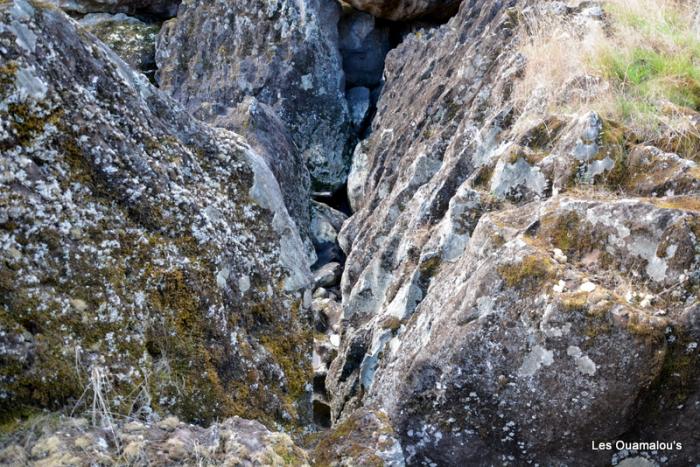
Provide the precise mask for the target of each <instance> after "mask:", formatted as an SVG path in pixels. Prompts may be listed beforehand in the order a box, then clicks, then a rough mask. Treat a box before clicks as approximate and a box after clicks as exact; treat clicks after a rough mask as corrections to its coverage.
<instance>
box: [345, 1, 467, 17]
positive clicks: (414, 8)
mask: <svg viewBox="0 0 700 467" xmlns="http://www.w3.org/2000/svg"><path fill="white" fill-rule="evenodd" d="M347 2H348V3H349V4H350V5H352V6H353V7H355V8H357V9H358V10H360V11H365V12H367V13H369V14H371V15H372V16H376V17H378V18H385V19H389V20H392V21H408V20H415V19H418V18H428V19H435V20H444V19H447V18H450V17H451V16H452V15H454V14H455V13H456V12H457V9H458V8H459V4H460V3H461V0H398V1H389V0H347Z"/></svg>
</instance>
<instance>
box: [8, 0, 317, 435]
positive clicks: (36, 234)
mask: <svg viewBox="0 0 700 467" xmlns="http://www.w3.org/2000/svg"><path fill="white" fill-rule="evenodd" d="M0 58H1V59H0V63H2V65H1V66H0V152H1V153H2V157H1V158H0V221H1V222H2V223H1V224H0V242H1V243H2V249H0V250H1V251H2V253H0V315H1V316H2V318H1V319H0V323H1V324H0V327H1V328H2V329H1V332H0V335H2V336H3V337H2V343H3V347H2V351H1V353H0V359H1V360H2V368H3V370H2V373H1V375H0V394H1V397H0V400H1V402H0V412H2V413H3V416H4V417H8V418H7V419H8V420H10V419H13V417H14V416H15V415H17V414H24V413H26V412H27V408H28V407H38V408H48V409H58V408H61V407H63V406H66V405H69V406H71V407H73V406H76V410H83V409H84V408H85V405H84V404H85V400H84V399H83V400H82V401H81V400H80V396H81V394H83V393H84V391H86V390H87V391H93V392H95V391H97V387H98V386H97V385H98V383H97V382H96V381H98V382H99V388H100V390H101V391H102V392H103V397H104V398H105V400H106V401H107V404H108V407H107V409H108V410H109V411H111V412H112V413H114V414H122V415H126V414H128V412H130V411H132V410H133V411H137V412H138V415H143V416H150V415H152V414H153V411H162V412H172V413H176V414H179V415H180V416H182V417H183V418H186V419H188V420H192V421H200V422H206V421H210V420H212V419H214V418H219V417H222V416H227V415H228V416H231V415H236V414H241V415H243V414H247V415H249V416H254V417H256V418H258V419H260V420H263V421H268V422H273V421H276V422H279V423H286V424H289V425H291V426H293V425H294V424H295V423H296V422H297V421H299V420H306V419H308V416H309V407H308V404H309V397H308V396H309V394H308V391H307V389H306V384H307V383H308V382H310V381H311V361H310V360H311V358H310V356H311V346H312V338H311V332H312V330H311V327H310V323H309V319H308V318H309V316H308V315H309V313H308V311H307V310H305V309H304V308H303V304H304V301H303V299H302V295H303V294H304V291H305V288H306V286H307V285H309V284H310V282H311V275H310V271H309V263H308V261H307V258H306V256H305V255H304V247H303V245H302V242H301V239H300V238H299V234H298V233H297V230H296V226H295V224H294V222H293V221H292V220H291V218H290V217H289V215H288V213H287V210H286V209H285V206H284V201H283V197H282V193H281V191H280V188H279V185H278V183H277V181H276V180H275V177H274V176H273V174H272V172H271V171H270V169H269V168H268V167H267V165H266V164H265V162H264V160H263V159H262V157H261V156H260V155H258V154H257V153H256V152H255V151H254V150H253V149H251V147H250V146H248V144H247V143H246V142H245V140H244V139H243V138H242V137H240V136H239V135H237V134H235V133H231V132H229V131H226V130H222V129H217V130H213V129H211V128H209V127H207V126H205V125H204V124H202V123H200V122H198V121H196V120H194V119H193V118H191V117H190V116H189V115H188V114H187V113H186V112H185V111H184V110H183V109H182V108H181V107H180V106H179V105H177V104H176V103H175V102H174V101H172V100H171V99H169V98H167V97H166V96H164V95H163V94H161V93H160V91H158V90H157V89H155V88H154V87H153V86H151V85H150V84H149V83H148V81H147V80H146V78H145V77H144V76H143V75H142V74H140V73H136V72H134V71H133V70H132V69H131V68H130V67H129V66H128V65H127V64H126V63H124V62H123V61H122V60H120V59H119V58H118V57H117V56H116V55H115V54H114V53H113V52H112V51H111V50H110V49H108V48H107V47H106V46H105V45H104V44H103V43H101V42H99V41H95V40H94V39H93V36H92V35H88V34H85V33H83V32H82V31H81V30H80V29H79V27H78V25H77V23H76V22H74V21H72V20H70V19H69V18H68V17H67V16H65V14H64V13H62V12H61V11H60V10H57V9H54V8H44V7H42V6H41V4H40V3H29V2H27V1H25V0H14V1H12V2H5V3H3V4H1V5H0ZM309 305H310V303H309ZM290 360H291V361H293V362H294V364H291V363H290ZM90 397H92V396H90Z"/></svg>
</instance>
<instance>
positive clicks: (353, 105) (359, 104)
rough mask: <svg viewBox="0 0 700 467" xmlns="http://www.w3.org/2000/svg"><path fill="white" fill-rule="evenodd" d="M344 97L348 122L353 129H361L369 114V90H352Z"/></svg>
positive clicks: (358, 88)
mask: <svg viewBox="0 0 700 467" xmlns="http://www.w3.org/2000/svg"><path fill="white" fill-rule="evenodd" d="M346 96H347V99H348V107H349V109H350V120H351V121H352V124H353V125H354V126H355V128H361V127H362V124H363V123H364V122H365V120H366V119H367V116H368V114H369V106H370V93H369V89H367V88H363V87H357V88H352V89H350V90H349V91H348V92H347V94H346Z"/></svg>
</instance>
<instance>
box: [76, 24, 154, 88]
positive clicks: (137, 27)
mask: <svg viewBox="0 0 700 467" xmlns="http://www.w3.org/2000/svg"><path fill="white" fill-rule="evenodd" d="M80 25H81V26H82V27H84V28H85V29H86V30H88V31H90V32H91V33H93V34H94V35H95V36H97V38H98V39H100V40H101V41H102V42H104V43H105V44H107V45H108V46H109V47H110V48H111V49H112V50H114V52H115V53H116V54H117V55H119V57H120V58H121V59H122V60H124V61H125V62H126V63H128V64H129V65H131V67H132V68H133V69H134V70H138V71H140V72H142V73H144V74H145V75H146V76H148V77H149V78H150V79H153V78H154V76H155V72H156V36H157V35H158V31H160V25H159V24H147V23H144V22H142V21H140V20H139V19H137V18H134V17H131V16H127V15H125V14H123V13H118V14H116V15H112V14H109V13H91V14H88V15H85V16H84V17H83V18H81V19H80Z"/></svg>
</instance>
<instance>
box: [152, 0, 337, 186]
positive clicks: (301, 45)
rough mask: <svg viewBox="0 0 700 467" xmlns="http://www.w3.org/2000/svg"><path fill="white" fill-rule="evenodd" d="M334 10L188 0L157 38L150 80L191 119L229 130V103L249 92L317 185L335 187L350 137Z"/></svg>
mask: <svg viewBox="0 0 700 467" xmlns="http://www.w3.org/2000/svg"><path fill="white" fill-rule="evenodd" d="M339 10H340V7H339V6H338V5H337V3H335V2H331V1H320V0H304V1H302V2H287V1H282V0H275V1H272V2H268V1H262V0H255V1H252V2H251V1H246V2H233V3H231V2H228V1H223V0H217V1H209V0H206V1H205V0H197V1H187V2H185V3H183V4H182V6H181V7H180V10H179V12H178V17H177V18H176V19H174V20H172V21H169V22H166V23H165V25H164V27H163V29H162V31H161V34H160V36H159V41H158V53H157V61H158V65H159V71H158V82H159V83H160V86H161V88H162V89H163V90H165V91H166V92H167V93H169V94H170V95H171V96H173V97H174V98H175V99H176V100H178V101H180V102H181V103H182V104H183V105H185V107H187V109H188V110H189V111H190V112H192V113H193V114H194V115H195V116H196V117H198V118H200V119H202V120H204V121H207V122H210V123H213V124H214V125H217V126H222V127H227V128H231V127H232V126H233V125H232V113H233V114H235V108H236V105H237V104H238V103H240V102H242V101H243V99H244V98H245V97H247V96H255V97H256V99H257V100H258V101H259V102H261V103H264V104H267V105H269V106H270V107H272V108H273V109H274V111H275V112H276V113H277V115H278V116H279V117H280V119H281V120H282V121H283V122H284V123H285V125H286V127H287V130H288V131H289V133H290V135H291V137H292V139H293V140H294V142H295V143H296V145H297V146H298V148H299V150H300V151H301V154H302V156H303V159H304V160H305V161H306V163H307V165H308V167H309V170H310V172H311V177H312V181H313V183H314V186H315V188H317V189H331V191H334V190H335V189H336V188H338V187H340V186H341V185H342V184H343V183H344V182H345V179H346V177H347V171H348V169H349V151H348V146H347V145H348V141H349V138H350V135H351V129H350V122H349V116H348V111H347V104H346V103H345V99H344V98H343V93H344V81H343V72H342V64H341V57H340V54H339V52H338V49H337V41H338V39H337V26H336V25H337V22H338V18H339ZM193 32H194V33H193Z"/></svg>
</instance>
